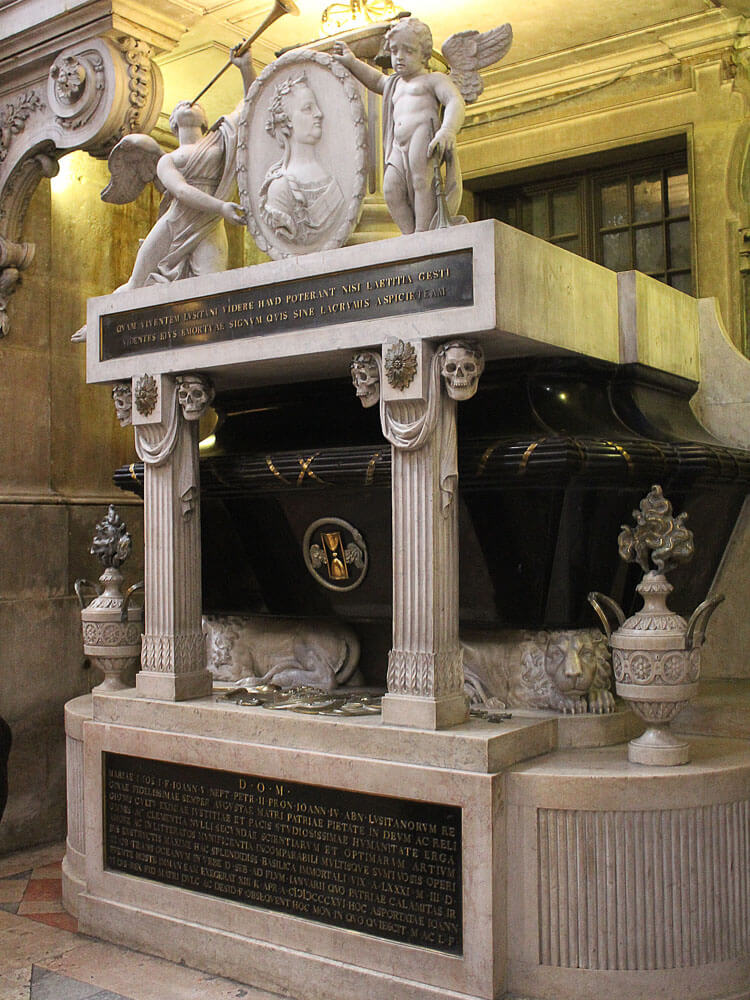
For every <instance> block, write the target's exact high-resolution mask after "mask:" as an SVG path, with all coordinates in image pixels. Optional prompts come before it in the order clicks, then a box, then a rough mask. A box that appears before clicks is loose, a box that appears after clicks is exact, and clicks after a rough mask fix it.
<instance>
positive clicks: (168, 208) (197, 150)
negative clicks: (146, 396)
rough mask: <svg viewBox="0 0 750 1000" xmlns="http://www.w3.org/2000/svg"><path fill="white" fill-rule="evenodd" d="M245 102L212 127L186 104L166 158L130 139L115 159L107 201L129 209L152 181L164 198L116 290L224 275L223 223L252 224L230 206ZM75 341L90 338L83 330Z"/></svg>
mask: <svg viewBox="0 0 750 1000" xmlns="http://www.w3.org/2000/svg"><path fill="white" fill-rule="evenodd" d="M251 59H252V57H251V53H250V50H249V49H248V50H247V51H246V52H245V53H244V54H243V55H242V56H235V55H232V57H231V61H232V63H233V64H234V65H235V66H237V67H238V68H239V70H240V72H241V73H242V82H243V94H244V93H246V92H247V89H248V87H249V86H250V84H251V83H252V81H253V79H254V78H255V74H254V71H253V66H252V61H251ZM241 107H242V103H240V104H239V105H238V106H237V108H235V110H234V111H233V112H232V113H231V114H229V115H227V116H226V117H224V118H220V119H219V121H218V122H216V124H215V125H213V126H212V127H211V128H210V129H209V127H208V122H207V119H206V114H205V112H204V110H203V108H202V107H201V106H200V104H196V103H195V102H190V101H180V103H179V104H178V105H177V107H176V108H175V109H174V111H173V112H172V114H171V116H170V118H169V126H170V128H171V129H172V131H173V132H174V133H175V135H176V136H177V138H178V142H179V145H178V146H177V149H175V150H174V151H172V152H170V153H166V152H165V151H164V150H163V149H162V148H161V146H160V145H159V143H158V142H156V140H155V139H152V138H151V136H148V135H143V134H139V133H136V134H133V135H126V136H125V137H124V138H123V139H121V140H120V141H119V142H118V143H117V145H116V146H115V148H114V149H113V150H112V152H111V153H110V155H109V160H108V164H109V171H110V174H111V180H110V182H109V184H108V185H107V187H106V188H105V189H104V190H103V191H102V195H101V196H102V201H106V202H109V203H111V204H115V205H124V204H126V203H127V202H130V201H134V200H135V199H136V198H137V197H138V195H139V194H140V193H141V191H143V189H144V187H145V186H146V184H148V183H150V182H153V184H154V186H155V187H156V189H157V190H158V191H159V192H160V193H161V194H162V200H161V205H160V206H159V216H158V219H157V221H156V223H155V224H154V226H153V228H152V229H151V231H150V232H149V234H148V236H146V238H145V239H144V240H143V241H142V242H141V246H140V249H139V250H138V254H137V256H136V258H135V264H134V265H133V272H132V274H131V275H130V278H129V279H128V281H127V282H126V283H125V284H124V285H121V286H120V287H119V288H117V289H116V291H117V292H121V291H129V290H130V289H132V288H141V287H142V286H144V285H150V284H154V283H156V282H167V281H175V280H176V279H177V278H188V277H192V276H193V275H198V274H212V273H214V272H216V271H223V270H224V269H225V268H226V266H227V236H226V231H225V229H224V226H223V225H222V220H223V219H226V220H227V221H228V222H233V223H235V224H237V225H242V224H244V223H245V221H246V220H245V212H244V209H243V208H242V206H241V205H238V204H236V203H234V202H231V201H227V200H226V198H227V196H228V195H229V193H230V192H231V189H232V185H233V183H234V179H235V153H236V148H237V125H238V119H239V115H240V109H241ZM72 339H73V340H85V339H86V327H85V326H83V327H82V328H81V329H80V330H78V331H77V333H75V334H74V335H73V338H72Z"/></svg>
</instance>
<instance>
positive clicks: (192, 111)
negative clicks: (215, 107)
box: [169, 101, 208, 135]
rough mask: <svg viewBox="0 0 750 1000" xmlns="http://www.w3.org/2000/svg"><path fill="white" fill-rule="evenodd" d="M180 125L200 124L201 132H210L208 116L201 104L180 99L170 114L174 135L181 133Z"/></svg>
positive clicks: (170, 123) (170, 125)
mask: <svg viewBox="0 0 750 1000" xmlns="http://www.w3.org/2000/svg"><path fill="white" fill-rule="evenodd" d="M180 125H199V126H200V130H201V132H203V133H204V135H205V133H206V132H208V118H207V117H206V112H205V111H204V110H203V108H202V106H201V105H200V104H191V103H190V101H180V103H179V104H177V105H175V109H174V111H173V112H172V114H171V115H170V116H169V127H170V129H171V130H172V132H173V133H174V135H179V131H180Z"/></svg>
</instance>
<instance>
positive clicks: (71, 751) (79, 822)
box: [65, 736, 86, 854]
mask: <svg viewBox="0 0 750 1000" xmlns="http://www.w3.org/2000/svg"><path fill="white" fill-rule="evenodd" d="M65 760H66V768H67V775H66V776H67V786H68V789H67V791H68V843H69V844H70V846H71V847H72V848H73V850H75V851H78V852H79V854H85V853H86V844H85V840H84V836H85V834H84V831H85V826H84V816H83V743H82V742H81V740H74V739H73V738H72V737H71V736H68V737H67V738H66V751H65Z"/></svg>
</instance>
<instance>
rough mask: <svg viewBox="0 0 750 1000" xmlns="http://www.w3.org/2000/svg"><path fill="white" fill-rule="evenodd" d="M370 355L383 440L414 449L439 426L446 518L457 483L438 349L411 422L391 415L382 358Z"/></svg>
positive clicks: (450, 409) (452, 421)
mask: <svg viewBox="0 0 750 1000" xmlns="http://www.w3.org/2000/svg"><path fill="white" fill-rule="evenodd" d="M372 357H373V358H374V359H375V362H376V364H377V366H378V372H379V375H380V387H381V388H380V423H381V426H382V429H383V436H384V437H385V439H386V441H388V442H389V444H392V445H393V447H394V448H398V449H400V450H402V451H417V450H418V449H420V448H423V447H424V446H425V445H426V444H427V442H428V441H429V440H430V439H431V437H432V435H433V434H434V433H435V428H436V427H437V426H438V424H439V425H440V509H441V511H442V513H443V515H444V516H446V517H447V515H448V511H449V510H450V506H451V504H452V502H453V498H454V496H455V493H456V487H457V485H458V457H457V447H456V402H455V400H453V399H450V398H448V397H447V396H446V397H445V398H444V399H441V393H442V385H441V381H440V379H441V376H440V352H439V351H436V352H435V354H434V355H433V356H432V360H431V361H430V375H429V383H428V392H427V404H426V406H425V407H424V411H423V412H422V413H421V414H420V415H419V416H418V417H417V418H416V419H415V420H412V421H404V420H399V419H398V418H397V417H396V416H395V414H394V412H393V403H392V401H387V400H386V399H385V398H384V393H383V359H382V357H381V355H380V354H379V353H378V352H377V351H373V352H372ZM441 404H442V405H441ZM397 405H398V404H397Z"/></svg>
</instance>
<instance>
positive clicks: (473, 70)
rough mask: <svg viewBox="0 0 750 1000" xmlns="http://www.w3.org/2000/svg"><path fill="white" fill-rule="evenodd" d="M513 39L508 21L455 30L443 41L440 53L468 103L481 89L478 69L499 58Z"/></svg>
mask: <svg viewBox="0 0 750 1000" xmlns="http://www.w3.org/2000/svg"><path fill="white" fill-rule="evenodd" d="M512 41H513V29H512V28H511V26H510V25H509V24H502V25H501V26H500V27H499V28H491V29H490V30H489V31H483V32H482V31H458V32H456V34H455V35H451V36H450V38H446V40H445V43H444V44H443V55H444V56H445V59H446V62H447V63H448V65H449V66H450V68H451V78H452V80H453V82H454V83H455V84H456V86H457V87H458V89H459V90H460V91H461V94H462V95H463V98H464V100H465V101H466V102H467V103H468V104H471V103H472V101H476V99H477V98H478V97H479V95H480V94H481V93H482V90H483V89H484V84H483V83H482V78H481V77H480V75H479V70H480V69H483V68H484V67H485V66H491V65H492V64H493V63H496V62H499V60H500V59H502V58H503V56H504V55H505V53H506V52H507V51H508V49H509V48H510V45H511V42H512Z"/></svg>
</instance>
